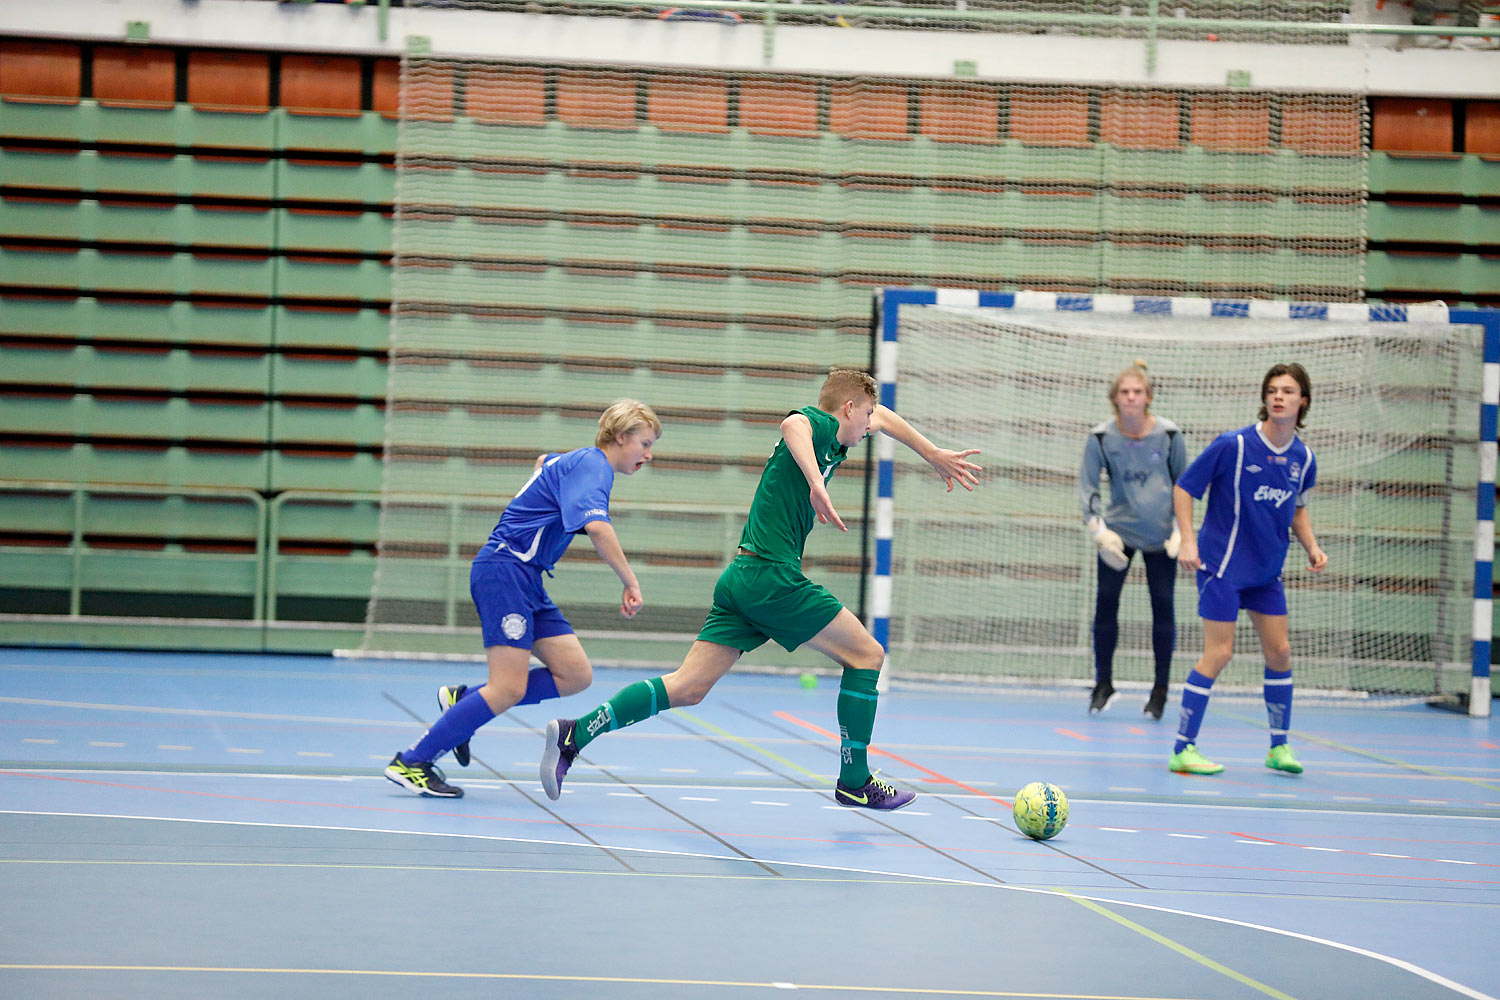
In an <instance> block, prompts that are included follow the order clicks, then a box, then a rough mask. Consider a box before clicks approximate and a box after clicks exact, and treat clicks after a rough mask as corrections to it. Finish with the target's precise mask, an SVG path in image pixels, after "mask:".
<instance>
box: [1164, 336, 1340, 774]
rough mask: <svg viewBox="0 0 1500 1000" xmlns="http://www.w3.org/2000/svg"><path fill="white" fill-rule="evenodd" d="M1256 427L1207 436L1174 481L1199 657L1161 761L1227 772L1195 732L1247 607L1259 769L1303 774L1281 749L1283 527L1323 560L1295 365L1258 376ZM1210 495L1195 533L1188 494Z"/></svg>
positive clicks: (1287, 718)
mask: <svg viewBox="0 0 1500 1000" xmlns="http://www.w3.org/2000/svg"><path fill="white" fill-rule="evenodd" d="M1260 398H1261V407H1260V415H1259V416H1260V423H1258V424H1251V425H1250V426H1248V427H1241V428H1240V429H1239V430H1235V431H1229V432H1228V433H1225V434H1221V435H1219V437H1217V438H1215V439H1214V442H1213V443H1212V444H1210V445H1209V446H1208V447H1207V448H1205V449H1203V453H1202V454H1201V455H1199V456H1198V457H1197V458H1195V459H1194V460H1193V463H1192V464H1191V465H1189V466H1188V468H1187V471H1186V472H1184V473H1183V474H1182V475H1181V477H1179V478H1178V480H1177V486H1176V488H1175V491H1174V494H1173V501H1174V506H1175V507H1176V513H1177V526H1178V530H1179V531H1180V532H1181V535H1182V543H1181V546H1180V548H1179V549H1178V553H1177V561H1178V563H1179V564H1180V565H1181V566H1182V568H1183V569H1186V570H1196V571H1197V574H1198V615H1199V617H1201V618H1202V619H1203V656H1202V658H1200V659H1199V660H1198V665H1197V666H1196V667H1194V668H1193V671H1192V673H1190V674H1188V678H1187V683H1186V685H1185V686H1184V687H1183V690H1182V716H1181V720H1180V721H1179V723H1178V727H1177V742H1176V745H1175V746H1173V748H1172V756H1171V757H1170V758H1169V759H1168V761H1167V767H1168V768H1169V769H1171V770H1173V771H1176V772H1178V773H1181V774H1218V773H1219V772H1220V771H1222V770H1224V766H1223V765H1222V764H1216V763H1214V762H1213V761H1211V760H1208V759H1207V758H1205V757H1204V756H1203V755H1202V754H1201V753H1199V752H1198V746H1197V740H1198V728H1199V726H1201V725H1202V724H1203V715H1204V712H1205V711H1206V710H1207V709H1208V698H1209V692H1210V689H1211V688H1212V687H1213V683H1214V679H1215V678H1216V677H1218V676H1219V672H1220V671H1221V670H1223V669H1224V667H1225V666H1226V665H1227V664H1228V663H1229V658H1230V656H1232V655H1233V653H1234V623H1235V619H1237V618H1238V617H1239V613H1240V609H1241V608H1244V609H1245V610H1246V611H1248V612H1249V613H1250V621H1251V623H1252V624H1253V625H1254V626H1255V634H1256V635H1257V636H1258V637H1259V638H1260V648H1261V653H1262V654H1263V655H1264V657H1265V661H1266V672H1265V686H1264V692H1265V699H1266V714H1267V717H1268V719H1269V721H1270V728H1271V750H1270V753H1268V754H1267V755H1266V766H1267V767H1270V768H1275V769H1276V770H1278V771H1287V772H1289V773H1291V774H1300V773H1301V772H1302V765H1301V764H1300V763H1299V762H1298V761H1297V758H1296V756H1294V755H1293V754H1292V748H1291V747H1289V746H1287V742H1286V735H1287V729H1288V728H1289V726H1290V725H1291V720H1292V654H1291V644H1290V642H1289V641H1288V639H1287V621H1286V594H1285V593H1284V592H1283V591H1282V587H1281V570H1282V566H1283V565H1284V564H1285V562H1286V552H1287V545H1288V540H1287V532H1288V531H1290V532H1291V533H1292V534H1293V535H1296V536H1297V541H1298V542H1299V543H1300V544H1301V545H1302V548H1303V549H1305V550H1306V551H1307V565H1308V568H1309V569H1311V570H1312V571H1313V572H1314V573H1321V572H1322V571H1323V569H1324V567H1326V566H1327V565H1328V556H1326V555H1325V554H1324V553H1323V550H1322V549H1321V548H1319V547H1318V540H1317V538H1316V537H1315V536H1314V535H1313V529H1312V520H1311V518H1310V516H1309V515H1308V512H1307V507H1306V506H1305V502H1306V501H1305V498H1306V495H1307V491H1308V490H1310V489H1312V488H1313V486H1314V485H1315V484H1316V482H1317V478H1318V464H1317V458H1316V457H1315V456H1314V455H1313V452H1312V449H1311V448H1309V447H1308V446H1307V445H1306V444H1305V443H1303V441H1302V439H1301V438H1299V437H1298V436H1297V430H1298V428H1300V427H1301V426H1302V422H1303V419H1304V418H1305V417H1306V416H1307V411H1308V409H1309V408H1310V407H1311V406H1312V382H1311V381H1310V380H1309V379H1308V377H1307V371H1306V370H1305V369H1303V367H1302V366H1301V365H1299V364H1295V363H1293V364H1279V365H1273V366H1272V367H1271V370H1270V371H1268V372H1266V376H1265V378H1264V379H1262V380H1261V385H1260ZM1205 490H1207V491H1208V506H1207V510H1206V511H1205V512H1204V515H1203V528H1202V530H1201V531H1200V532H1198V533H1194V531H1193V500H1194V499H1195V498H1197V497H1201V496H1202V495H1203V493H1204V491H1205Z"/></svg>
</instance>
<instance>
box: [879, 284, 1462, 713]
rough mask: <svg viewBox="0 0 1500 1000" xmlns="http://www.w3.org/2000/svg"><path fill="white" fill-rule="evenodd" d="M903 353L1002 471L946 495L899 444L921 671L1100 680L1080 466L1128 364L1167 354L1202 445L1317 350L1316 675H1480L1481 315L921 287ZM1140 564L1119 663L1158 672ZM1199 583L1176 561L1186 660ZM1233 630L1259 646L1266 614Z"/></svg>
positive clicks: (1293, 613)
mask: <svg viewBox="0 0 1500 1000" xmlns="http://www.w3.org/2000/svg"><path fill="white" fill-rule="evenodd" d="M898 350H899V363H898V368H897V370H898V377H897V404H898V408H899V409H900V410H901V411H902V413H903V414H905V415H906V416H907V417H908V418H910V419H913V420H914V421H916V422H918V423H919V424H921V425H925V426H928V427H930V428H932V429H933V430H934V431H935V433H936V435H937V436H938V437H940V438H941V439H942V440H944V441H951V442H953V443H954V444H955V445H958V444H962V445H963V446H964V447H977V448H980V449H982V450H983V457H982V462H983V464H984V467H985V472H986V476H985V478H986V484H985V487H984V489H983V490H982V491H976V492H975V493H973V494H971V495H970V494H966V495H964V496H962V497H959V498H957V499H956V500H955V499H953V498H949V497H944V502H943V503H941V504H931V505H930V506H929V505H928V502H927V499H926V497H925V494H926V493H927V490H926V488H925V485H924V484H923V483H921V482H919V480H921V479H922V478H925V477H930V472H928V471H927V470H926V467H925V466H924V465H922V464H921V463H920V462H918V463H916V464H915V465H914V464H913V463H912V461H910V460H909V459H907V458H906V457H905V456H898V462H897V475H896V481H895V501H896V512H897V513H896V526H895V535H894V538H895V541H894V551H895V556H894V566H893V569H892V577H893V596H892V602H893V608H894V611H893V615H892V621H891V629H892V641H891V646H892V653H891V656H892V664H893V666H894V667H895V668H896V669H897V671H899V672H900V673H904V674H907V675H910V674H913V673H926V672H933V673H973V674H982V675H987V676H1003V677H1021V678H1047V679H1057V680H1063V679H1080V680H1081V679H1087V678H1090V677H1092V671H1093V660H1092V652H1091V645H1090V641H1091V640H1090V624H1091V621H1092V617H1093V602H1094V591H1095V575H1096V573H1095V570H1096V559H1095V548H1094V545H1093V544H1092V542H1090V541H1089V539H1088V537H1087V535H1086V533H1085V531H1084V530H1083V526H1082V517H1081V514H1080V513H1079V506H1078V499H1077V478H1078V467H1079V464H1080V461H1081V459H1082V455H1083V448H1084V443H1085V441H1086V439H1087V436H1088V434H1089V431H1090V428H1092V427H1093V426H1094V425H1095V424H1097V423H1098V422H1100V421H1101V420H1106V419H1108V418H1109V417H1110V412H1111V411H1110V408H1109V403H1108V392H1109V384H1110V381H1111V380H1112V379H1113V378H1114V376H1115V375H1116V374H1117V373H1118V372H1119V371H1120V370H1121V369H1123V368H1124V367H1126V366H1127V365H1129V364H1131V363H1132V362H1133V361H1135V360H1136V359H1141V360H1144V361H1146V362H1147V363H1148V365H1149V370H1150V373H1151V376H1152V381H1153V386H1154V390H1155V402H1154V405H1153V407H1152V411H1153V412H1155V413H1158V414H1160V415H1162V416H1165V417H1168V418H1170V419H1172V420H1174V421H1176V422H1177V423H1178V424H1179V425H1181V427H1182V429H1183V432H1184V435H1185V437H1186V441H1187V446H1188V447H1187V450H1188V457H1189V459H1190V460H1191V459H1192V458H1193V457H1194V456H1196V455H1197V454H1198V452H1200V451H1201V450H1202V449H1203V448H1204V447H1205V446H1206V445H1207V444H1208V443H1209V442H1210V441H1212V440H1213V438H1214V437H1215V436H1216V435H1218V434H1220V433H1222V432H1224V431H1227V430H1233V429H1236V428H1239V427H1243V426H1245V425H1247V424H1250V423H1253V422H1254V421H1255V419H1256V411H1257V409H1258V408H1259V405H1260V402H1259V398H1258V395H1259V389H1260V380H1261V377H1262V376H1263V375H1264V373H1265V372H1266V370H1267V369H1268V368H1270V366H1271V365H1273V364H1276V363H1278V362H1282V361H1298V362H1300V363H1302V364H1303V365H1304V366H1305V367H1306V368H1307V370H1308V372H1309V375H1310V377H1311V379H1312V390H1313V404H1312V408H1311V411H1310V412H1309V414H1308V418H1307V426H1306V427H1305V429H1304V430H1303V431H1302V432H1300V433H1301V435H1302V438H1303V440H1304V441H1306V442H1307V443H1308V444H1309V446H1311V447H1312V449H1313V451H1314V453H1315V454H1316V456H1317V461H1318V467H1319V468H1318V480H1317V485H1316V487H1315V488H1314V489H1313V490H1312V491H1311V492H1310V493H1309V494H1308V498H1309V499H1308V510H1309V512H1310V515H1311V519H1312V524H1313V528H1314V530H1315V532H1316V534H1317V537H1318V540H1319V543H1320V544H1321V546H1322V547H1323V549H1324V550H1325V551H1326V552H1327V553H1328V554H1329V565H1328V568H1327V570H1326V571H1325V572H1324V573H1322V574H1319V575H1314V574H1312V573H1310V572H1309V571H1308V570H1307V568H1306V559H1305V556H1304V553H1303V551H1302V548H1301V546H1299V545H1297V544H1296V543H1295V541H1294V542H1293V544H1292V545H1291V547H1290V551H1289V552H1288V556H1287V562H1286V569H1285V575H1284V580H1285V585H1286V588H1287V602H1288V605H1289V619H1288V620H1289V623H1290V628H1291V642H1292V658H1293V664H1294V668H1293V669H1294V670H1295V672H1296V675H1297V684H1298V687H1299V690H1300V689H1304V688H1305V689H1309V690H1310V689H1315V688H1316V689H1329V690H1337V691H1355V692H1379V693H1408V694H1433V693H1439V692H1445V691H1459V690H1467V685H1468V674H1469V666H1468V657H1469V641H1468V637H1469V635H1470V633H1471V619H1472V615H1471V610H1470V609H1471V607H1472V603H1471V602H1472V597H1473V594H1472V579H1473V567H1474V562H1473V560H1474V529H1475V521H1474V489H1475V483H1476V481H1477V477H1478V468H1479V458H1478V446H1477V428H1478V406H1479V377H1480V365H1479V364H1478V358H1479V357H1480V355H1479V353H1478V352H1479V345H1478V333H1477V331H1476V328H1474V327H1462V326H1452V325H1449V324H1446V323H1440V324H1418V323H1354V322H1340V321H1315V320H1278V321H1271V320H1256V319H1248V318H1233V319H1220V318H1201V319H1184V318H1174V317H1172V316H1142V315H1132V314H1122V315H1114V314H1102V313H1057V312H1053V313H1044V312H1032V311H1021V310H1014V311H1012V310H1004V309H990V310H983V309H976V310H954V309H946V308H937V307H933V308H918V307H903V309H902V323H901V331H900V339H899V348H898ZM1104 490H1105V496H1106V498H1107V496H1108V492H1107V491H1108V487H1107V486H1105V487H1104ZM1203 509H1204V504H1203V503H1202V502H1199V503H1198V504H1197V505H1196V507H1195V515H1196V520H1197V521H1199V522H1201V520H1202V515H1203ZM1131 574H1132V575H1131V577H1130V578H1129V579H1128V580H1127V583H1126V587H1125V592H1124V598H1123V599H1122V602H1121V610H1120V646H1119V652H1118V653H1117V654H1116V666H1115V676H1116V677H1117V678H1123V679H1126V680H1141V681H1149V680H1150V679H1151V676H1152V658H1151V637H1150V631H1151V614H1150V607H1149V603H1148V601H1147V590H1146V586H1145V580H1144V576H1143V571H1142V569H1141V568H1140V560H1138V559H1137V560H1135V565H1134V567H1133V568H1132V570H1131ZM1196 598H1197V594H1196V591H1195V588H1194V586H1193V584H1192V582H1191V577H1190V576H1189V575H1187V574H1179V578H1178V590H1177V605H1178V607H1177V611H1178V613H1177V623H1178V637H1179V638H1178V645H1177V656H1176V659H1175V661H1174V669H1173V679H1174V680H1178V679H1180V678H1181V677H1183V676H1185V674H1186V672H1187V670H1188V669H1190V668H1191V666H1192V664H1193V663H1194V662H1195V661H1196V659H1197V657H1198V655H1199V654H1200V653H1201V652H1202V649H1203V645H1202V641H1203V640H1202V631H1201V628H1200V625H1199V619H1198V618H1197V614H1196V608H1197V600H1196ZM1235 649H1236V657H1237V658H1239V659H1243V660H1244V661H1246V662H1247V663H1251V664H1256V663H1259V644H1258V642H1257V640H1256V638H1255V635H1254V632H1253V630H1252V629H1251V628H1250V626H1249V624H1248V616H1241V622H1240V625H1239V627H1238V631H1237V634H1236V637H1235ZM1235 677H1239V678H1240V679H1241V680H1243V681H1245V682H1247V683H1248V682H1251V681H1253V682H1254V683H1255V684H1258V683H1259V677H1260V671H1259V670H1258V669H1257V670H1253V671H1249V672H1246V671H1244V670H1240V671H1235V672H1234V673H1233V674H1231V675H1228V676H1227V678H1226V679H1228V680H1230V681H1231V682H1232V681H1233V679H1234V678H1235Z"/></svg>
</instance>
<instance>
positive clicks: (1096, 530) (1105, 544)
mask: <svg viewBox="0 0 1500 1000" xmlns="http://www.w3.org/2000/svg"><path fill="white" fill-rule="evenodd" d="M1088 529H1089V537H1090V538H1092V539H1093V540H1094V544H1095V545H1097V546H1099V558H1100V559H1103V560H1104V565H1106V566H1108V567H1109V568H1110V569H1124V568H1125V567H1126V566H1129V565H1130V560H1129V559H1127V558H1125V542H1124V540H1123V539H1122V538H1120V536H1119V535H1118V534H1116V533H1115V532H1113V531H1110V530H1109V525H1107V524H1105V523H1104V518H1102V517H1100V516H1099V515H1097V514H1095V515H1094V516H1093V517H1091V518H1089V520H1088Z"/></svg>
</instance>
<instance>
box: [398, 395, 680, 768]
mask: <svg viewBox="0 0 1500 1000" xmlns="http://www.w3.org/2000/svg"><path fill="white" fill-rule="evenodd" d="M660 436H661V421H660V420H659V419H657V416H656V414H655V412H653V411H652V409H651V407H649V406H647V405H646V404H645V403H641V402H637V401H636V400H634V399H622V400H619V401H617V402H615V403H614V404H612V405H611V406H610V407H609V409H607V410H605V411H604V413H603V414H602V415H601V416H600V417H599V431H598V433H597V434H596V435H595V436H594V447H592V448H578V449H576V450H574V451H569V452H562V453H560V454H549V455H539V456H538V457H537V460H536V465H535V466H534V468H533V470H532V473H531V478H530V479H528V480H526V485H524V486H522V487H521V488H520V490H518V491H517V492H516V495H515V496H514V497H513V498H512V499H511V501H510V503H509V504H508V505H507V506H506V508H505V513H503V514H502V515H501V516H500V522H499V523H498V524H496V525H495V530H494V531H492V532H490V537H489V539H488V540H487V541H486V542H485V543H484V547H483V548H481V549H480V550H479V553H478V554H477V555H476V556H475V557H474V562H473V564H472V565H471V566H470V569H469V593H470V595H471V596H472V597H473V598H474V607H475V608H476V609H477V610H478V612H479V624H480V628H481V630H482V632H483V635H484V651H485V656H486V658H487V659H488V661H489V680H488V682H487V683H485V684H483V685H475V686H473V687H470V686H469V685H466V684H459V685H454V686H452V687H444V688H441V689H439V691H438V705H439V707H440V708H443V709H445V711H444V712H443V715H442V717H441V718H439V719H438V720H437V722H435V723H433V725H432V728H431V729H429V730H427V732H426V734H425V735H423V737H422V738H421V739H420V740H418V741H417V742H416V743H415V744H413V745H412V747H411V748H410V749H408V750H403V751H401V752H400V753H398V754H396V756H395V757H394V758H393V759H392V760H391V763H390V765H389V766H388V767H386V769H385V776H386V777H387V778H389V779H390V780H392V781H394V782H395V783H396V784H398V785H400V786H401V787H402V788H405V789H407V790H409V791H412V792H415V793H417V794H418V795H427V796H435V797H441V798H461V797H462V796H463V794H464V793H463V789H462V788H459V787H457V786H455V785H450V784H448V782H447V781H446V780H445V778H444V777H443V774H442V772H441V771H439V770H438V769H437V768H436V767H434V766H433V761H435V760H437V759H438V758H439V757H441V756H442V755H443V754H445V753H447V752H448V751H449V750H452V751H454V755H453V756H454V759H456V760H457V761H458V762H459V764H460V765H465V766H466V765H467V764H468V763H469V737H471V736H473V735H474V732H475V731H476V730H477V729H478V728H479V727H480V726H482V725H484V724H485V723H486V722H489V721H490V720H491V719H493V718H494V717H495V716H497V715H499V714H500V713H501V712H504V711H505V710H506V709H508V708H511V707H513V706H515V705H534V704H536V703H537V702H539V701H543V700H545V699H548V698H559V697H562V696H564V695H570V694H576V693H577V692H579V691H582V690H583V689H584V688H586V687H588V686H589V684H590V682H592V680H593V677H594V669H593V666H592V665H591V664H590V663H589V658H588V656H587V655H586V654H585V653H584V651H583V646H582V644H580V643H579V641H578V636H577V635H575V634H574V633H573V626H571V625H569V624H568V620H567V619H566V618H564V617H563V614H562V612H561V611H560V610H558V607H557V605H556V604H553V603H552V599H551V598H549V597H548V596H547V591H546V589H545V588H543V586H542V574H543V573H548V574H550V573H551V571H552V567H553V566H555V565H556V564H557V561H558V560H559V559H560V558H562V554H563V552H564V551H566V550H567V548H568V543H569V542H571V541H572V540H573V536H574V535H578V534H586V535H588V536H589V541H591V542H593V543H594V548H595V550H597V551H598V553H599V558H600V559H602V560H604V562H605V563H606V564H607V565H608V566H609V568H610V569H612V570H614V571H615V575H616V576H618V577H619V578H620V583H621V584H622V585H623V586H624V592H623V594H622V595H621V597H620V615H621V616H622V617H625V618H633V617H635V614H636V612H638V611H640V610H641V605H642V598H641V586H640V583H639V582H637V580H636V578H635V573H634V572H632V571H631V569H630V563H629V561H628V560H627V559H626V558H625V551H624V550H623V549H622V548H621V547H620V540H619V538H618V537H616V535H615V529H614V528H613V527H611V526H610V523H609V493H610V489H611V488H612V487H613V486H614V482H615V476H616V475H622V476H630V475H634V474H635V473H636V472H639V471H640V470H641V469H642V468H643V467H644V466H645V464H646V463H647V462H649V461H651V446H652V445H653V444H655V443H656V439H657V438H659V437H660ZM533 654H535V655H536V658H537V659H539V660H541V661H542V663H543V664H544V665H543V666H541V667H538V668H536V669H528V668H529V667H530V664H531V657H532V655H533Z"/></svg>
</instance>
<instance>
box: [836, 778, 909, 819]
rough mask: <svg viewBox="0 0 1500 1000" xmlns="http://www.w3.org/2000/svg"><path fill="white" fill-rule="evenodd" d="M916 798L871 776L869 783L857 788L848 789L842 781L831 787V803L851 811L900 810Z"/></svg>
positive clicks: (902, 789) (887, 782)
mask: <svg viewBox="0 0 1500 1000" xmlns="http://www.w3.org/2000/svg"><path fill="white" fill-rule="evenodd" d="M916 797H917V793H916V792H912V791H907V790H906V789H904V788H897V787H896V786H895V785H893V784H891V783H890V782H889V781H885V780H884V779H882V778H877V777H875V775H873V774H872V775H870V780H869V781H867V782H865V783H864V784H863V785H861V786H860V787H858V788H849V787H848V786H846V785H845V784H844V783H843V782H842V781H840V782H838V783H837V784H835V785H834V786H833V801H835V802H837V803H838V804H839V805H841V806H848V807H849V808H851V809H883V810H886V811H889V810H891V809H900V808H901V807H902V806H904V805H909V804H910V803H911V801H912V800H913V799H915V798H916Z"/></svg>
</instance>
